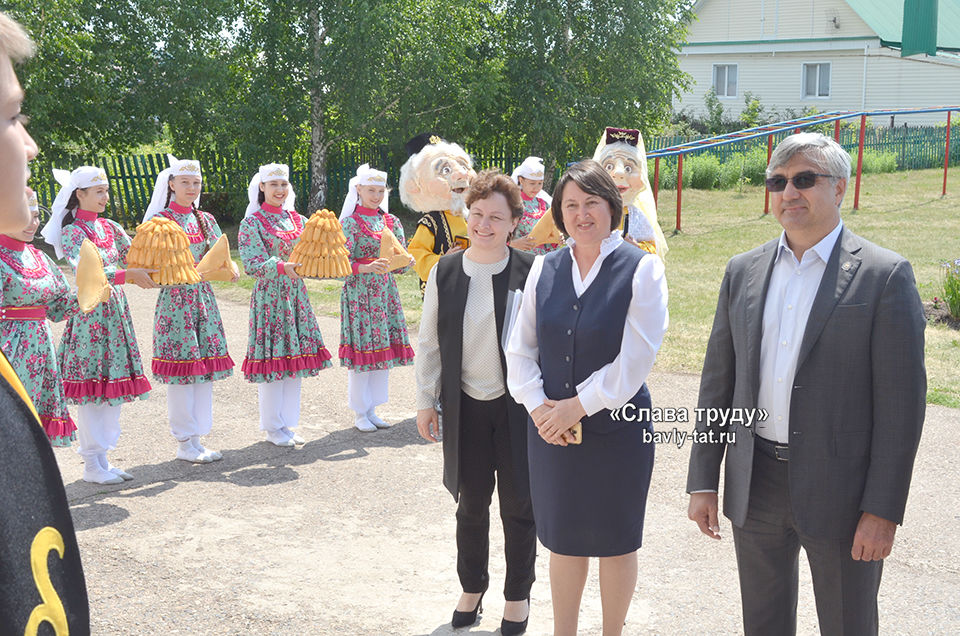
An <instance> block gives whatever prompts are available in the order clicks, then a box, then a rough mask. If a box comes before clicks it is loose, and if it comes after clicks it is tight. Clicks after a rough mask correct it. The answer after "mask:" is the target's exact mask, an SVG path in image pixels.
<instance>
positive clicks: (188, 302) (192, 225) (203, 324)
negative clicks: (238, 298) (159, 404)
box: [152, 202, 234, 384]
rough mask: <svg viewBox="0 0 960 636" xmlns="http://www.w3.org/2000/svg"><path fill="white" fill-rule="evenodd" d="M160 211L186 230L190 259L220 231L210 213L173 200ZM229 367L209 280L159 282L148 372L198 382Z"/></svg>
mask: <svg viewBox="0 0 960 636" xmlns="http://www.w3.org/2000/svg"><path fill="white" fill-rule="evenodd" d="M160 214H162V215H163V216H165V217H167V218H168V219H171V220H172V221H176V222H177V223H178V224H179V225H180V227H181V228H183V230H184V232H186V234H187V239H188V240H189V241H190V252H191V253H192V254H193V260H194V262H195V263H197V262H199V261H200V259H201V258H203V255H204V254H205V253H206V252H207V250H209V249H210V248H211V247H212V246H213V244H214V243H215V242H216V240H217V239H218V238H219V237H220V235H221V234H223V232H221V231H220V226H219V225H217V221H216V220H215V219H214V218H213V216H212V215H210V214H208V213H206V212H203V211H200V210H198V211H196V212H194V211H193V209H191V208H185V207H183V206H180V205H177V204H176V202H171V203H170V206H169V207H168V208H167V209H166V210H163V211H162V212H160ZM201 223H202V224H203V226H202V227H201V225H200V224H201ZM233 367H234V363H233V359H232V358H231V357H230V354H229V353H228V352H227V337H226V334H225V333H224V331H223V319H222V318H221V317H220V308H219V307H217V299H216V297H214V295H213V287H212V286H211V285H210V283H207V282H201V283H196V284H194V285H172V286H165V287H163V288H161V289H160V295H159V296H157V309H156V312H155V314H154V322H153V364H152V371H153V377H154V378H156V380H157V381H158V382H162V383H163V384H197V383H201V382H212V381H214V380H222V379H224V378H228V377H230V376H231V375H232V374H233Z"/></svg>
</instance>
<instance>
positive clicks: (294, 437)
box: [280, 426, 306, 444]
mask: <svg viewBox="0 0 960 636" xmlns="http://www.w3.org/2000/svg"><path fill="white" fill-rule="evenodd" d="M280 430H281V431H283V432H284V433H286V434H287V436H288V437H289V438H290V439H291V440H293V443H294V444H303V443H305V441H306V440H304V439H303V438H302V437H300V436H299V435H297V434H296V433H294V432H293V431H292V430H290V429H289V428H287V427H286V426H284V427H282V428H281V429H280Z"/></svg>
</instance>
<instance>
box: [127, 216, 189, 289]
mask: <svg viewBox="0 0 960 636" xmlns="http://www.w3.org/2000/svg"><path fill="white" fill-rule="evenodd" d="M127 267H128V268H143V269H155V270H157V271H156V272H154V273H152V274H150V278H152V279H153V282H155V283H159V284H160V285H191V284H194V283H199V282H200V274H198V273H197V268H196V267H194V264H193V253H192V252H191V251H190V240H189V239H188V238H187V233H186V232H184V231H183V228H181V227H180V224H179V223H177V222H176V221H172V220H170V219H168V218H166V217H164V216H155V217H153V218H152V219H150V220H149V221H147V222H146V223H141V224H140V225H138V226H137V233H136V235H135V236H134V237H133V242H132V243H131V245H130V251H129V252H127Z"/></svg>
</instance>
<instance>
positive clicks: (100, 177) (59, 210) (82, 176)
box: [40, 166, 109, 258]
mask: <svg viewBox="0 0 960 636" xmlns="http://www.w3.org/2000/svg"><path fill="white" fill-rule="evenodd" d="M53 177H54V178H55V179H56V180H57V183H59V184H60V191H59V192H57V198H55V199H54V200H53V205H52V206H50V218H49V219H48V220H47V224H46V225H44V226H43V229H42V230H40V234H41V236H43V240H44V241H46V242H47V244H48V245H52V246H53V249H54V250H55V251H56V253H57V258H63V239H62V234H63V228H62V227H61V226H62V225H63V217H65V216H66V215H67V202H69V201H70V196H71V195H72V194H73V193H74V192H76V191H77V190H78V189H80V188H92V187H94V186H102V185H108V184H109V181H107V173H106V172H104V170H103V168H97V167H96V166H80V167H79V168H77V169H76V170H74V171H73V172H67V171H66V170H57V169H56V168H54V169H53Z"/></svg>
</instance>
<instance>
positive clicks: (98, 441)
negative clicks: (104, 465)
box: [77, 404, 120, 458]
mask: <svg viewBox="0 0 960 636" xmlns="http://www.w3.org/2000/svg"><path fill="white" fill-rule="evenodd" d="M119 439H120V405H119V404H118V405H116V406H110V405H109V404H84V405H82V406H80V407H79V409H78V413H77V441H78V442H79V445H80V447H79V448H78V449H77V452H78V453H79V454H80V456H81V457H84V458H86V457H94V456H96V455H101V454H103V453H106V452H107V451H110V450H113V449H115V448H116V447H117V440H119Z"/></svg>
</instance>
